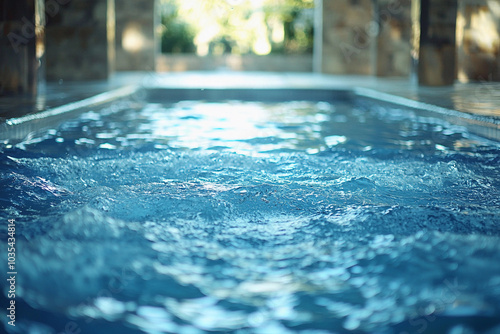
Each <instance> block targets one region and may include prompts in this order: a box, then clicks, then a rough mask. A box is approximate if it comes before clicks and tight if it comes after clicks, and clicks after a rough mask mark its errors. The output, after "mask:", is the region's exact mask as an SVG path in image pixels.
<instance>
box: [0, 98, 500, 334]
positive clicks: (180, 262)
mask: <svg viewBox="0 0 500 334" xmlns="http://www.w3.org/2000/svg"><path fill="white" fill-rule="evenodd" d="M0 150H1V151H0V160H1V164H0V187H1V189H2V190H1V191H0V194H1V197H0V199H1V201H0V203H1V207H2V210H1V211H0V217H1V219H2V220H3V221H4V222H6V221H7V220H8V219H15V221H16V238H17V239H16V245H17V258H16V266H17V268H16V269H17V273H18V274H17V282H16V283H17V286H16V287H17V291H16V295H17V297H16V303H17V308H18V309H17V319H16V320H17V321H16V327H15V328H14V327H12V326H9V325H7V320H8V319H6V318H5V317H2V322H3V324H4V326H5V328H6V329H7V330H8V331H9V332H11V333H120V334H121V333H176V334H177V333H179V334H197V333H241V334H244V333H263V334H268V333H269V334H273V333H277V334H279V333H301V334H323V333H347V332H352V333H424V332H425V333H452V334H455V333H500V158H499V153H500V147H499V144H498V143H494V142H490V141H486V140H484V139H481V138H478V137H474V136H473V135H471V134H469V133H468V132H467V130H466V129H465V128H462V127H457V126H454V125H452V124H449V123H447V122H444V121H442V120H440V119H438V118H430V117H422V116H419V114H418V113H417V112H414V111H411V110H402V109H395V108H387V107H382V106H377V105H374V104H369V103H363V104H361V103H356V102H355V101H354V102H349V101H339V102H338V103H331V102H305V101H302V102H301V101H295V102H285V103H258V102H242V101H225V102H220V103H216V102H203V101H183V102H178V103H146V104H137V103H123V104H121V105H120V107H119V108H117V107H116V106H115V107H114V108H104V109H103V110H96V111H92V112H87V113H84V114H82V115H81V116H80V117H79V118H78V119H75V120H73V121H69V122H66V123H64V124H61V125H60V126H58V127H57V128H54V129H51V130H48V131H44V132H39V133H36V134H33V135H32V136H30V137H29V138H27V139H26V140H24V141H23V142H18V143H14V142H4V143H3V144H2V145H1V146H0ZM0 234H1V235H2V238H1V241H0V243H1V252H2V258H3V259H5V261H6V259H7V254H6V253H7V251H6V250H7V223H5V224H2V226H1V233H0ZM2 275H3V276H2V279H3V281H4V282H5V279H6V277H5V275H6V274H5V272H2ZM3 292H4V294H3V295H2V301H3V302H4V303H2V305H6V303H7V302H8V301H7V297H6V295H7V285H6V284H5V285H4V291H3Z"/></svg>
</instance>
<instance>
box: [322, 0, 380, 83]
mask: <svg viewBox="0 0 500 334" xmlns="http://www.w3.org/2000/svg"><path fill="white" fill-rule="evenodd" d="M322 6H323V15H322V16H323V29H322V30H323V36H322V42H323V45H322V57H321V58H322V61H321V70H322V72H324V73H329V74H365V75H370V74H373V73H374V62H375V58H374V52H373V50H374V48H375V36H376V32H375V33H374V31H373V30H372V29H373V27H374V26H376V22H375V21H374V20H373V12H374V8H373V3H372V1H371V0H323V5H322Z"/></svg>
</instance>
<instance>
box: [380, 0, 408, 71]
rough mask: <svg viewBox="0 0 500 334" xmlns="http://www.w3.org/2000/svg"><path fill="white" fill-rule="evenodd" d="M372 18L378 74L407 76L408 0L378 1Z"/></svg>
mask: <svg viewBox="0 0 500 334" xmlns="http://www.w3.org/2000/svg"><path fill="white" fill-rule="evenodd" d="M375 17H376V18H377V20H378V24H379V33H378V35H377V62H376V70H375V72H376V75H377V76H383V77H388V76H400V77H407V76H409V75H410V70H411V36H412V23H411V0H378V1H377V6H376V9H375Z"/></svg>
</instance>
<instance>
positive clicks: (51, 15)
mask: <svg viewBox="0 0 500 334" xmlns="http://www.w3.org/2000/svg"><path fill="white" fill-rule="evenodd" d="M45 3H46V8H47V29H46V42H47V79H48V80H56V81H58V80H102V79H107V78H108V76H109V75H110V73H112V71H113V69H114V57H115V56H114V48H115V39H114V35H115V12H114V0H45Z"/></svg>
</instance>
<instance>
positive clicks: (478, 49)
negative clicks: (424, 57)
mask: <svg viewBox="0 0 500 334" xmlns="http://www.w3.org/2000/svg"><path fill="white" fill-rule="evenodd" d="M457 48H458V50H457V51H458V52H457V54H458V79H459V80H460V81H462V82H467V81H482V82H484V81H500V3H499V2H494V1H487V0H459V2H458V18H457Z"/></svg>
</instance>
